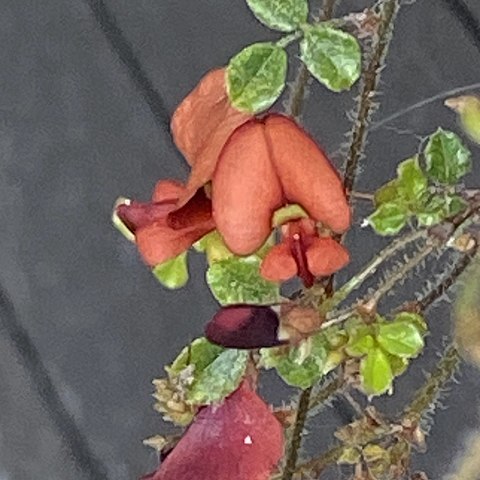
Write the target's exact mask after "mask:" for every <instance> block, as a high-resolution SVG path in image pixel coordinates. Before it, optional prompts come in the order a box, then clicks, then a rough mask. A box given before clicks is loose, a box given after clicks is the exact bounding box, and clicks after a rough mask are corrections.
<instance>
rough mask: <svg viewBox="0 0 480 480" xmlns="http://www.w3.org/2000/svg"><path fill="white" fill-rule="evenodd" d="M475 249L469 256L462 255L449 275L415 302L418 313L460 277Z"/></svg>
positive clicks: (439, 296) (470, 260)
mask: <svg viewBox="0 0 480 480" xmlns="http://www.w3.org/2000/svg"><path fill="white" fill-rule="evenodd" d="M477 250H478V249H477V248H475V249H474V250H473V251H472V252H470V253H469V254H466V255H463V256H462V258H461V259H460V260H459V261H458V262H457V264H456V265H455V267H454V268H453V270H452V271H451V272H450V274H449V275H448V276H447V277H445V278H444V279H443V281H442V282H441V283H439V284H438V285H437V286H436V287H435V288H433V289H432V290H430V291H429V292H428V293H427V294H426V295H425V296H424V297H423V298H422V299H420V300H418V301H417V302H415V307H416V309H418V310H420V311H424V310H426V309H427V308H428V307H429V306H430V305H432V304H433V303H435V302H436V301H437V300H438V299H440V298H441V297H442V296H443V295H444V294H445V293H446V292H447V291H448V290H449V289H450V288H451V287H452V286H453V285H454V284H455V283H456V281H457V280H458V278H459V277H460V275H461V274H462V273H463V272H464V271H465V270H466V269H467V267H468V266H469V265H470V263H471V262H472V260H473V257H474V256H475V253H476V252H477Z"/></svg>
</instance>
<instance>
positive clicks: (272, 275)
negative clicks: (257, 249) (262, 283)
mask: <svg viewBox="0 0 480 480" xmlns="http://www.w3.org/2000/svg"><path fill="white" fill-rule="evenodd" d="M297 271H298V268H297V263H296V262H295V259H294V258H293V256H292V252H291V251H290V247H289V245H288V244H285V243H280V244H278V245H275V246H274V247H272V248H271V249H270V250H269V252H268V253H267V255H266V256H265V258H264V259H263V262H262V265H261V266H260V275H261V276H262V277H263V278H265V279H266V280H270V281H272V282H284V281H285V280H288V279H290V278H292V277H294V276H295V275H296V274H297Z"/></svg>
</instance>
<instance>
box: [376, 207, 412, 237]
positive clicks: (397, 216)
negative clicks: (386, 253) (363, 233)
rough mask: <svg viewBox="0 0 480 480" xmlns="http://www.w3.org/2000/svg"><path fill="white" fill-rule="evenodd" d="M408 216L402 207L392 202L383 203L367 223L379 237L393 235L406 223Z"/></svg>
mask: <svg viewBox="0 0 480 480" xmlns="http://www.w3.org/2000/svg"><path fill="white" fill-rule="evenodd" d="M408 218H409V214H408V212H407V210H406V208H405V207H404V206H403V205H399V204H397V203H394V202H389V203H383V204H382V205H380V207H378V208H377V209H376V210H375V211H374V212H373V213H372V215H370V216H369V217H368V223H369V224H370V225H371V226H372V228H373V229H374V230H375V231H376V232H377V233H378V234H380V235H395V234H396V233H398V232H399V231H400V230H401V229H402V228H403V227H404V226H405V224H406V223H407V220H408Z"/></svg>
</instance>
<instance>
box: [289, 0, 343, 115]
mask: <svg viewBox="0 0 480 480" xmlns="http://www.w3.org/2000/svg"><path fill="white" fill-rule="evenodd" d="M336 1H337V0H325V1H324V4H323V8H322V11H321V13H320V20H321V21H325V20H330V19H331V18H332V17H333V13H334V9H335V3H336ZM309 79H310V73H309V71H308V69H307V66H306V65H305V64H304V63H303V62H302V63H301V64H300V66H299V67H298V70H297V74H296V76H295V80H294V81H293V84H292V87H291V91H290V97H289V99H288V101H287V106H286V108H285V110H286V112H287V114H288V115H291V116H292V117H294V118H298V117H299V116H300V114H301V113H302V110H303V105H304V101H305V95H306V93H307V84H308V80H309Z"/></svg>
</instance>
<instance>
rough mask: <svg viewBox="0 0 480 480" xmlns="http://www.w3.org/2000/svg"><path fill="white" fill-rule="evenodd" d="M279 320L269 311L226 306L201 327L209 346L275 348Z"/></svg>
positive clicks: (263, 307)
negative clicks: (203, 328) (213, 344)
mask: <svg viewBox="0 0 480 480" xmlns="http://www.w3.org/2000/svg"><path fill="white" fill-rule="evenodd" d="M279 324H280V320H279V318H278V315H277V314H276V313H275V312H274V310H273V309H271V308H270V307H265V306H253V305H230V306H228V307H223V308H221V309H220V310H219V311H218V312H217V313H216V314H215V315H214V317H213V318H212V320H210V322H208V324H207V326H206V327H205V336H206V337H207V338H208V340H210V341H211V342H212V343H216V344H218V345H221V346H222V347H227V348H243V349H250V348H262V347H276V346H278V345H281V344H283V343H284V342H282V341H280V340H279V339H278V328H279Z"/></svg>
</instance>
